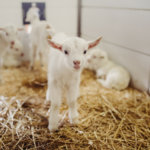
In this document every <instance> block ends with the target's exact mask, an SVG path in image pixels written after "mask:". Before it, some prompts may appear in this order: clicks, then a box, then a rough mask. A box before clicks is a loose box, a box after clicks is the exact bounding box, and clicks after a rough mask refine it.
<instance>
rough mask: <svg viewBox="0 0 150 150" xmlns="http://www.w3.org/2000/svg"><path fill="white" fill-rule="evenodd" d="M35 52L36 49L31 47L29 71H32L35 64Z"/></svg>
mask: <svg viewBox="0 0 150 150" xmlns="http://www.w3.org/2000/svg"><path fill="white" fill-rule="evenodd" d="M36 50H37V47H36V46H32V50H31V56H30V57H31V58H30V66H29V70H33V69H34V64H35V59H36Z"/></svg>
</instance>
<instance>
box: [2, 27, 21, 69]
mask: <svg viewBox="0 0 150 150" xmlns="http://www.w3.org/2000/svg"><path fill="white" fill-rule="evenodd" d="M17 30H18V29H17V28H16V27H14V26H12V25H11V26H6V27H4V28H0V61H1V63H0V67H1V65H2V61H3V60H4V58H3V55H4V53H5V52H6V51H9V50H10V49H11V51H12V53H18V52H20V54H21V55H22V53H21V52H22V51H21V48H20V47H21V46H20V45H21V43H20V42H19V39H18V37H17Z"/></svg>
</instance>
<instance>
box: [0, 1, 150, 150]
mask: <svg viewBox="0 0 150 150" xmlns="http://www.w3.org/2000/svg"><path fill="white" fill-rule="evenodd" d="M0 2H1V5H0V16H1V17H0V18H1V22H0V48H1V49H0V61H1V69H0V79H1V80H0V81H1V82H0V112H1V113H0V149H2V150H7V149H8V150H9V149H12V150H13V149H14V150H19V149H21V150H22V149H31V150H32V149H34V150H55V149H58V150H59V149H60V150H64V149H66V150H70V149H71V150H76V149H77V150H78V149H83V150H85V149H87V150H88V149H89V150H93V149H95V150H148V149H150V95H149V94H150V50H149V49H150V45H149V39H150V30H149V26H150V2H149V1H148V0H133V1H132V2H131V1H130V0H126V1H122V0H121V1H117V0H112V1H110V0H72V1H69V0H61V1H59V0H55V1H54V0H49V1H46V0H36V1H35V0H15V1H9V0H5V1H2V0H0ZM32 8H33V12H34V11H35V12H37V14H38V15H39V22H42V21H46V23H47V24H48V26H47V25H46V29H48V30H49V28H50V31H52V34H51V32H50V34H49V35H48V36H47V35H46V38H45V41H48V40H53V36H55V35H56V34H57V33H58V34H59V33H63V34H64V33H65V34H66V35H67V36H70V37H74V36H77V37H80V38H84V39H85V40H87V41H91V40H94V39H96V38H97V37H102V40H101V41H100V43H99V44H98V46H97V49H98V50H103V51H105V52H106V53H107V54H108V58H109V60H111V61H112V62H113V63H114V64H115V65H116V64H117V65H119V66H121V67H123V68H124V69H125V70H126V71H127V72H128V73H129V77H130V81H129V83H128V85H127V86H126V87H125V88H123V89H120V90H118V89H115V87H111V88H110V87H109V88H108V87H106V86H105V84H104V85H103V84H102V83H103V82H102V83H100V82H98V79H99V78H102V79H103V78H104V80H106V79H108V77H107V74H105V77H102V76H97V69H93V68H94V67H95V66H96V65H98V63H99V64H100V62H96V63H97V64H96V65H95V64H94V67H93V66H92V68H91V67H84V68H83V70H82V72H81V75H80V77H81V79H80V87H79V89H80V95H79V96H78V98H77V104H78V113H79V116H78V119H79V122H78V124H75V125H74V124H71V123H70V121H69V117H68V114H69V112H68V105H67V103H66V98H65V97H63V100H62V105H61V107H60V110H59V111H60V112H59V113H60V120H59V124H60V125H59V128H58V130H56V131H54V132H51V131H50V130H49V128H48V125H49V117H50V111H51V102H50V101H48V102H46V91H47V89H48V86H49V85H48V80H49V79H48V67H49V60H50V59H51V58H52V57H53V55H49V51H51V46H48V47H46V48H47V49H46V50H45V47H44V48H43V47H42V52H43V59H42V65H41V59H40V55H39V56H36V58H35V61H34V63H33V66H31V62H32V61H33V57H31V56H32V51H33V47H32V35H33V32H32V31H33V28H34V23H33V24H32V21H31V20H30V21H28V20H27V14H28V12H29V10H31V9H32ZM30 12H31V13H32V11H30ZM33 14H34V13H33ZM37 14H36V15H37ZM5 16H6V17H5ZM29 16H31V14H30V13H29ZM7 26H10V27H11V28H13V29H14V28H15V31H16V29H17V31H16V32H17V40H19V42H20V43H21V46H20V45H19V46H18V45H17V44H16V40H15V39H14V40H13V41H14V42H15V44H16V45H15V44H14V43H12V39H13V38H14V35H13V38H12V37H11V38H12V39H11V42H10V43H9V42H8V43H7V47H5V46H3V45H4V43H3V42H4V40H3V36H6V38H7V37H9V35H7V32H6V29H7ZM51 29H52V30H51ZM39 31H40V32H39V34H40V33H41V32H43V29H42V30H39ZM4 33H5V34H6V35H4ZM34 34H36V33H34ZM37 35H38V34H37ZM37 35H36V37H38V36H37ZM42 38H43V37H42ZM8 39H9V38H7V39H6V40H8ZM43 41H44V39H43V40H41V39H40V42H37V43H36V44H37V47H40V46H41V45H42V44H43V43H44V42H43ZM40 43H42V44H41V45H40ZM9 44H10V45H9ZM15 46H18V47H17V48H18V50H16V48H15ZM42 46H43V45H42ZM44 46H45V45H44ZM4 47H5V48H4ZM20 47H21V48H20ZM20 49H21V50H20ZM14 50H15V52H12V51H14ZM91 52H92V50H91ZM86 55H88V53H87V54H86ZM57 61H58V60H56V64H57ZM100 65H101V64H100ZM102 67H103V66H102ZM102 67H100V68H99V69H101V68H102ZM111 69H112V68H111ZM62 71H63V69H62ZM109 71H110V70H109ZM116 72H117V70H116V71H115V73H116ZM107 73H110V72H107ZM110 74H111V73H110ZM117 79H118V80H119V78H117ZM123 79H124V78H123ZM123 79H122V80H120V81H121V83H122V82H123ZM68 80H72V78H71V77H70V79H69V78H68ZM119 83H120V82H119Z"/></svg>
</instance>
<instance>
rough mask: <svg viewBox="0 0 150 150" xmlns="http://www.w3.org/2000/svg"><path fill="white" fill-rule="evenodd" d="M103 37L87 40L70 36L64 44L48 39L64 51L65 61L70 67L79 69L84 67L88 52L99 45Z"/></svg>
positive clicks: (51, 43) (52, 44)
mask: <svg viewBox="0 0 150 150" xmlns="http://www.w3.org/2000/svg"><path fill="white" fill-rule="evenodd" d="M101 39H102V37H99V38H97V39H96V40H94V41H86V40H84V39H82V38H78V37H73V38H68V39H67V40H66V41H65V42H64V43H63V44H59V43H56V42H54V41H51V40H48V42H49V44H50V45H51V46H52V47H53V48H55V49H57V50H59V51H60V52H62V53H64V56H65V61H66V64H67V65H68V67H70V68H72V69H74V70H76V71H79V70H81V69H82V68H83V67H84V64H85V61H86V53H87V51H89V50H90V49H92V48H93V47H95V46H97V45H98V44H99V42H100V40H101Z"/></svg>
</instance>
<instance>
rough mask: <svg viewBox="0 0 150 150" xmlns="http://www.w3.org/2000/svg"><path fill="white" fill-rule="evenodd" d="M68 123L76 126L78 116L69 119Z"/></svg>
mask: <svg viewBox="0 0 150 150" xmlns="http://www.w3.org/2000/svg"><path fill="white" fill-rule="evenodd" d="M70 124H71V126H76V125H77V124H79V120H78V118H73V119H70Z"/></svg>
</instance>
